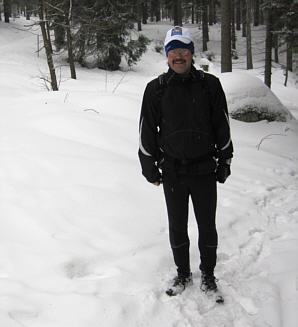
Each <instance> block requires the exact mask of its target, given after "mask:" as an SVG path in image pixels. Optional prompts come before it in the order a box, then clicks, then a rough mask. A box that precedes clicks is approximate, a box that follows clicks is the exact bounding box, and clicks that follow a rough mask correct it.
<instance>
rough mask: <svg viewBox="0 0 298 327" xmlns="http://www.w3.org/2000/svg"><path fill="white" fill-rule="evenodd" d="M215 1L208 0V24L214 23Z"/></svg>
mask: <svg viewBox="0 0 298 327" xmlns="http://www.w3.org/2000/svg"><path fill="white" fill-rule="evenodd" d="M215 22H216V19H215V2H214V0H210V1H209V25H213V24H215Z"/></svg>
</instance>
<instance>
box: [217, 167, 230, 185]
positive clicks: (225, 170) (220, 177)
mask: <svg viewBox="0 0 298 327" xmlns="http://www.w3.org/2000/svg"><path fill="white" fill-rule="evenodd" d="M230 175H231V168H230V165H228V164H226V163H219V165H218V166H217V169H216V180H217V181H218V182H219V183H224V182H225V181H226V179H227V178H228V177H229V176H230Z"/></svg>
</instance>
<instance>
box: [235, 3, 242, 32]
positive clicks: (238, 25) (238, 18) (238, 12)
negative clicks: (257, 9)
mask: <svg viewBox="0 0 298 327" xmlns="http://www.w3.org/2000/svg"><path fill="white" fill-rule="evenodd" d="M235 7H236V30H237V31H240V30H241V6H240V0H236V2H235Z"/></svg>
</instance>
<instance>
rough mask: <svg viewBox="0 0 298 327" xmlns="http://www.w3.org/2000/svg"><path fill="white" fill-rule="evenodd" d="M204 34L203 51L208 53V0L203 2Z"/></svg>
mask: <svg viewBox="0 0 298 327" xmlns="http://www.w3.org/2000/svg"><path fill="white" fill-rule="evenodd" d="M202 32H203V51H207V50H208V47H207V42H208V41H209V35H208V3H207V0H203V11H202Z"/></svg>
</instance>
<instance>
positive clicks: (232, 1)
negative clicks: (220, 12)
mask: <svg viewBox="0 0 298 327" xmlns="http://www.w3.org/2000/svg"><path fill="white" fill-rule="evenodd" d="M231 9H232V10H231V33H232V34H231V37H232V51H233V52H235V51H234V50H236V30H235V0H231Z"/></svg>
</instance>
